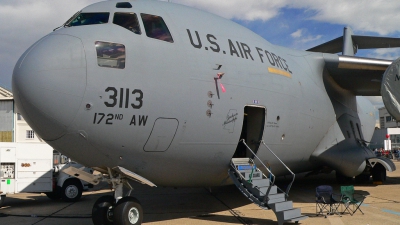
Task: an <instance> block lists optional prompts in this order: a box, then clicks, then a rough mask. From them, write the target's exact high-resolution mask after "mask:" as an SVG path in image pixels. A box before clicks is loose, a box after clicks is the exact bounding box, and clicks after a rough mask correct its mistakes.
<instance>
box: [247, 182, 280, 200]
mask: <svg viewBox="0 0 400 225" xmlns="http://www.w3.org/2000/svg"><path fill="white" fill-rule="evenodd" d="M268 188H269V187H261V188H252V189H251V192H252V193H253V195H254V196H256V197H257V198H260V197H264V196H265V194H266V193H267V191H268ZM277 193H278V187H277V186H275V185H274V186H272V187H271V189H270V190H269V193H268V194H277Z"/></svg>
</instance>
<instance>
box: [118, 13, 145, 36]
mask: <svg viewBox="0 0 400 225" xmlns="http://www.w3.org/2000/svg"><path fill="white" fill-rule="evenodd" d="M113 23H114V24H117V25H119V26H121V27H123V28H126V29H128V30H130V31H132V32H133V33H135V34H141V33H142V32H141V31H140V26H139V21H138V18H137V15H136V13H119V12H117V13H115V14H114V19H113Z"/></svg>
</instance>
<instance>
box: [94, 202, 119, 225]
mask: <svg viewBox="0 0 400 225" xmlns="http://www.w3.org/2000/svg"><path fill="white" fill-rule="evenodd" d="M113 206H114V197H113V196H111V195H105V196H101V197H100V198H99V199H97V201H96V202H95V203H94V205H93V208H92V221H93V224H94V225H112V224H113Z"/></svg>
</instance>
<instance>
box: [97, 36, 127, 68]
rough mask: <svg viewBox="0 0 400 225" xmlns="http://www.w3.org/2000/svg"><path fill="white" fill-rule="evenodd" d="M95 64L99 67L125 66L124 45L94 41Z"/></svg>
mask: <svg viewBox="0 0 400 225" xmlns="http://www.w3.org/2000/svg"><path fill="white" fill-rule="evenodd" d="M95 45H96V52H97V64H98V65H99V66H101V67H111V68H117V69H124V68H125V45H123V44H117V43H110V42H102V41H96V42H95Z"/></svg>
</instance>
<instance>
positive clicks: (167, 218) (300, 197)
mask: <svg viewBox="0 0 400 225" xmlns="http://www.w3.org/2000/svg"><path fill="white" fill-rule="evenodd" d="M395 164H396V167H397V168H398V170H397V171H395V172H392V173H388V178H387V181H386V182H385V183H384V184H383V185H373V184H372V181H371V182H370V183H369V184H362V185H359V184H355V189H356V192H358V193H361V194H364V195H367V198H366V199H365V201H364V204H363V205H362V206H361V209H362V211H364V213H365V215H363V214H361V213H360V212H357V213H356V214H354V215H353V216H351V215H349V214H344V215H343V216H341V217H340V216H338V215H332V216H328V217H327V218H324V217H323V216H316V213H315V187H316V186H318V185H322V184H327V185H331V186H333V188H334V190H335V192H337V193H339V192H340V185H338V184H336V181H335V174H334V173H331V174H328V175H326V174H320V175H316V176H311V177H307V178H305V177H304V176H302V175H300V176H298V177H297V178H296V181H295V183H294V185H293V187H292V190H291V192H290V197H289V199H290V200H293V202H294V207H298V208H301V211H302V213H303V214H304V215H307V216H309V218H308V219H306V220H303V221H300V224H338V225H341V224H364V225H367V224H369V225H374V224H377V225H383V224H385V225H386V224H400V188H399V187H400V162H397V161H395ZM277 182H278V184H283V185H284V184H286V183H288V182H289V178H288V179H287V180H286V179H280V180H278V181H277ZM107 187H108V185H107V184H101V185H99V186H97V187H95V188H94V189H92V190H91V191H87V192H84V194H83V196H82V199H81V200H80V201H79V202H76V203H65V202H62V201H53V200H50V199H48V198H47V197H46V196H45V195H44V194H27V193H23V194H15V195H9V196H7V198H6V202H5V206H4V207H2V208H0V224H15V225H25V224H26V225H28V224H29V225H33V224H37V225H45V224H57V225H64V224H68V225H69V224H81V225H85V224H92V221H91V210H92V206H93V204H94V202H95V201H96V199H97V198H99V197H100V196H102V195H106V194H110V193H111V192H110V191H109V190H107ZM134 188H135V191H134V192H133V193H134V194H133V195H134V196H135V197H136V198H137V199H139V200H140V201H141V203H142V206H143V209H144V212H145V213H144V221H143V222H144V224H148V225H158V224H207V225H208V224H277V222H276V217H275V214H274V213H273V212H272V211H271V210H262V209H260V208H259V207H257V206H256V205H254V204H252V203H251V202H249V200H247V199H246V198H245V197H244V196H243V195H242V194H241V193H240V192H239V191H238V190H237V189H236V187H234V186H226V187H218V188H212V189H209V188H178V189H174V188H163V187H157V188H150V187H147V186H143V185H140V184H134Z"/></svg>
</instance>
